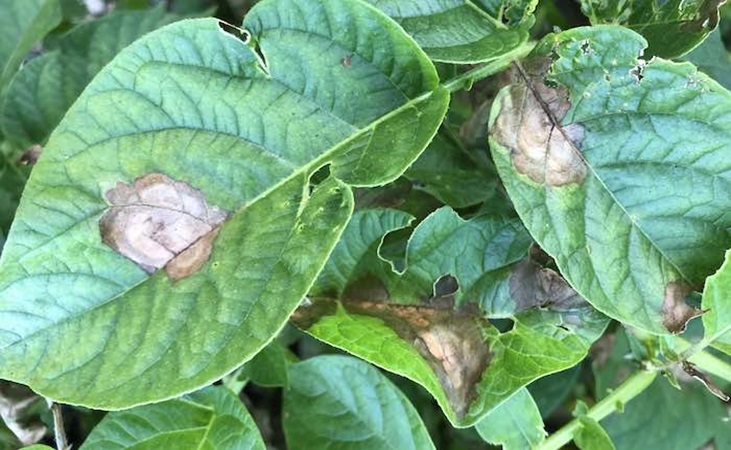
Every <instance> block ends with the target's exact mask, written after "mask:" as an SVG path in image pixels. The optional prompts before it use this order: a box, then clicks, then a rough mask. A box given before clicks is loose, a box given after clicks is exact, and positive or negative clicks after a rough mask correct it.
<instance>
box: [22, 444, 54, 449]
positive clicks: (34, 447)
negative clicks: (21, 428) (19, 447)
mask: <svg viewBox="0 0 731 450" xmlns="http://www.w3.org/2000/svg"><path fill="white" fill-rule="evenodd" d="M23 450H53V448H51V447H49V446H47V445H43V444H34V445H31V446H30V447H23Z"/></svg>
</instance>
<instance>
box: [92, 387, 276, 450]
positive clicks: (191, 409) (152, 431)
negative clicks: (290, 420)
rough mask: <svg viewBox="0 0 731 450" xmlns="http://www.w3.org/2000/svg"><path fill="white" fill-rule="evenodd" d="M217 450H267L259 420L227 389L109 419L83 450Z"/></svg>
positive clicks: (117, 413) (208, 390)
mask: <svg viewBox="0 0 731 450" xmlns="http://www.w3.org/2000/svg"><path fill="white" fill-rule="evenodd" d="M127 448H134V449H139V450H144V449H150V450H154V449H163V448H170V449H172V448H180V449H183V448H215V449H222V450H224V449H232V450H239V449H242V450H243V449H247V450H264V449H265V448H266V446H265V445H264V441H262V438H261V435H260V434H259V430H258V429H257V427H256V424H255V423H254V420H253V419H252V418H251V416H250V415H249V413H248V411H246V408H244V405H243V404H241V402H240V401H239V399H238V398H236V396H235V395H234V394H232V393H231V392H230V391H228V390H227V389H225V388H223V387H208V388H205V389H203V390H201V391H198V392H194V393H192V394H188V395H186V396H184V397H182V398H178V399H173V400H168V401H166V402H163V403H157V404H154V405H146V406H139V407H137V408H132V409H129V410H126V411H115V412H111V413H109V414H107V415H106V416H105V417H104V419H102V421H101V422H99V424H98V425H97V426H96V427H95V428H94V429H93V430H92V432H91V433H90V434H89V437H88V438H87V439H86V441H85V442H84V445H82V446H81V450H116V449H127Z"/></svg>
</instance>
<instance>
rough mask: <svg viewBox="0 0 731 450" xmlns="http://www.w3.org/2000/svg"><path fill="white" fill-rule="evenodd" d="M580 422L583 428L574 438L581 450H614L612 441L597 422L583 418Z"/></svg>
mask: <svg viewBox="0 0 731 450" xmlns="http://www.w3.org/2000/svg"><path fill="white" fill-rule="evenodd" d="M579 421H580V422H581V427H580V428H579V430H578V431H577V432H576V435H575V436H574V442H575V443H576V446H577V447H579V448H580V449H581V450H614V444H613V443H612V440H611V439H610V438H609V436H608V435H607V432H606V431H604V428H602V427H601V425H599V423H598V422H597V421H596V420H594V419H592V418H590V417H587V416H582V417H579Z"/></svg>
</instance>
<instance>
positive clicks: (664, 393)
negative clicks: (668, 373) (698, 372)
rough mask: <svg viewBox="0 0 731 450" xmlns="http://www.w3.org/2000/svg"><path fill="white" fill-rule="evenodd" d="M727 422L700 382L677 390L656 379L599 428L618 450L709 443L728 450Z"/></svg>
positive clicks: (672, 449)
mask: <svg viewBox="0 0 731 450" xmlns="http://www.w3.org/2000/svg"><path fill="white" fill-rule="evenodd" d="M728 419H729V416H728V411H727V410H726V407H725V406H724V404H723V402H721V401H719V400H718V399H717V398H716V397H714V396H712V395H710V394H709V393H708V391H706V389H705V388H704V387H703V386H701V385H700V383H694V384H684V385H683V390H682V391H679V390H678V389H675V388H674V387H672V386H671V385H670V384H669V383H668V382H667V381H666V380H664V379H662V378H658V379H656V380H655V381H654V382H653V383H652V384H651V385H650V387H648V388H647V389H646V390H645V391H644V392H642V393H641V394H640V395H638V396H637V397H635V399H634V400H633V401H632V402H630V403H628V404H627V405H626V406H625V409H624V412H623V413H622V414H613V415H611V416H609V417H607V418H606V419H604V420H603V421H602V425H603V426H604V429H605V430H606V432H607V433H608V434H609V436H610V437H611V439H612V441H613V442H614V445H615V446H616V447H617V448H619V449H622V450H642V449H647V448H662V449H667V450H686V449H689V448H700V447H702V446H703V445H704V444H706V443H708V442H709V441H713V442H714V444H715V446H716V448H719V449H721V448H731V447H730V446H731V428H730V427H729V426H728ZM639 424H641V426H639ZM667 430H683V432H682V433H680V432H677V433H668V432H667Z"/></svg>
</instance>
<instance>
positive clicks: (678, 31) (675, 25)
mask: <svg viewBox="0 0 731 450" xmlns="http://www.w3.org/2000/svg"><path fill="white" fill-rule="evenodd" d="M724 1H725V0H628V1H627V0H625V1H607V0H581V9H582V11H583V12H584V14H586V15H587V16H588V17H589V19H590V20H591V23H592V24H594V25H597V24H617V25H623V26H625V27H627V28H630V29H632V30H634V31H636V32H637V33H639V34H641V35H642V36H644V38H645V39H647V41H648V43H649V47H648V50H647V51H648V53H649V54H650V55H651V56H660V57H663V58H674V57H677V56H680V55H683V54H684V53H687V52H688V51H690V50H692V49H693V48H695V47H696V46H697V45H698V44H700V43H701V42H702V41H703V40H704V39H705V38H706V36H708V34H709V33H710V32H712V31H713V30H715V29H716V26H718V8H719V6H720V5H721V4H722V3H723V2H724Z"/></svg>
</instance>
